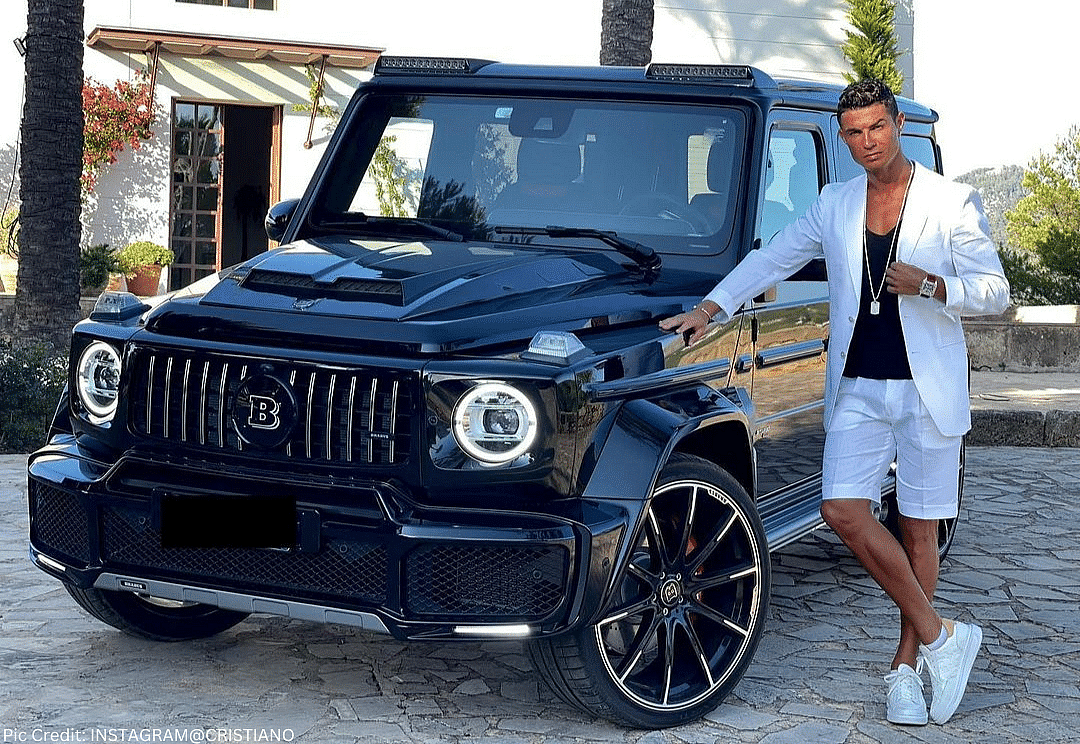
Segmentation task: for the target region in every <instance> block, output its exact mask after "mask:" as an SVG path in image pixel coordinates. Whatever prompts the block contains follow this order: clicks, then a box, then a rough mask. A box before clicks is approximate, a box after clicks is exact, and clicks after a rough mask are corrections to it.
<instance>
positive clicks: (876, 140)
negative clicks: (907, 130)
mask: <svg viewBox="0 0 1080 744" xmlns="http://www.w3.org/2000/svg"><path fill="white" fill-rule="evenodd" d="M903 126H904V115H903V114H900V115H898V116H897V118H896V119H893V118H892V117H891V116H889V110H888V109H887V108H885V104H884V103H875V104H873V105H872V106H867V107H866V108H858V109H851V110H850V111H845V112H844V113H843V114H842V115H841V116H840V136H841V137H842V138H843V140H844V144H846V145H847V146H848V149H849V150H851V157H852V158H854V159H855V162H856V163H858V164H859V165H861V166H862V167H863V168H865V169H866V170H868V171H877V170H881V169H882V168H885V167H886V166H888V165H889V164H890V163H892V162H893V161H894V160H895V159H896V157H897V156H898V155H899V154H900V130H901V129H902V128H903Z"/></svg>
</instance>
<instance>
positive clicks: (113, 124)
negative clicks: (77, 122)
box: [82, 71, 157, 192]
mask: <svg viewBox="0 0 1080 744" xmlns="http://www.w3.org/2000/svg"><path fill="white" fill-rule="evenodd" d="M82 105H83V117H84V118H85V122H86V123H85V125H84V127H83V171H82V188H83V191H85V192H90V191H93V189H94V184H95V182H96V181H97V175H98V173H99V172H100V171H101V169H102V168H103V167H105V166H106V165H108V164H109V163H115V162H116V155H117V153H119V152H120V151H121V150H123V149H124V143H127V144H128V145H129V146H130V147H131V148H132V149H133V150H138V149H139V146H140V145H141V144H142V141H143V140H147V139H150V137H151V136H153V133H154V131H153V126H154V117H155V116H156V115H157V110H156V107H155V104H154V92H153V91H152V90H151V89H150V77H149V75H148V74H147V73H146V72H145V71H140V72H139V73H137V74H136V79H135V82H130V81H127V80H117V81H116V83H115V84H114V85H111V86H109V85H104V84H102V83H99V82H97V81H96V80H94V79H93V78H87V79H86V82H85V83H84V84H83V89H82Z"/></svg>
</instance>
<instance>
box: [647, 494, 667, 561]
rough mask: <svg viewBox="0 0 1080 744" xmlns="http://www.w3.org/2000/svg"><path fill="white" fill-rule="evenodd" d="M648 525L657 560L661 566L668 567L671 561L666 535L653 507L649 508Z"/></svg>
mask: <svg viewBox="0 0 1080 744" xmlns="http://www.w3.org/2000/svg"><path fill="white" fill-rule="evenodd" d="M648 525H649V529H648V532H649V538H650V539H651V541H652V545H653V549H654V550H656V554H657V558H658V559H659V560H660V563H661V564H664V565H666V564H668V563H669V562H670V561H669V554H668V552H667V547H666V546H665V541H664V533H663V531H662V530H661V529H660V522H659V520H658V519H657V518H656V511H655V510H654V509H653V508H652V507H649V521H648Z"/></svg>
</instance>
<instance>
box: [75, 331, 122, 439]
mask: <svg viewBox="0 0 1080 744" xmlns="http://www.w3.org/2000/svg"><path fill="white" fill-rule="evenodd" d="M75 386H76V388H77V389H78V391H79V400H80V401H81V402H82V404H83V406H85V407H86V410H87V411H88V412H89V413H90V420H91V421H93V422H94V423H95V424H100V423H104V422H105V421H108V420H109V419H111V418H112V417H113V414H115V413H116V401H117V398H118V397H119V393H120V353H119V352H118V351H117V350H116V349H115V348H113V347H112V346H110V345H109V344H107V343H104V342H103V341H95V342H93V343H92V344H90V345H89V346H87V347H86V349H85V350H84V351H83V353H82V356H80V357H79V366H78V369H77V370H76V380H75Z"/></svg>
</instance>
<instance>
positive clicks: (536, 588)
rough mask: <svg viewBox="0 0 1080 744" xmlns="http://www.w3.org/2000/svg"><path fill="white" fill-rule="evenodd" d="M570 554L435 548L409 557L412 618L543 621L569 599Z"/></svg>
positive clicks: (534, 548) (537, 548)
mask: <svg viewBox="0 0 1080 744" xmlns="http://www.w3.org/2000/svg"><path fill="white" fill-rule="evenodd" d="M568 561H569V552H568V551H567V550H566V549H565V548H564V547H562V546H558V545H524V546H505V545H498V546H475V547H473V546H470V547H460V546H456V545H430V546H425V547H422V548H418V549H417V550H414V551H413V552H412V553H411V554H410V555H409V558H408V563H407V568H406V572H405V573H406V576H408V577H409V584H408V586H407V587H406V598H405V601H406V611H407V614H408V615H410V616H416V617H422V618H431V619H436V618H439V617H471V618H477V619H481V618H497V617H498V618H502V617H515V618H520V619H522V620H529V619H540V618H542V617H545V616H546V615H548V614H550V613H551V612H552V611H554V610H555V609H556V608H557V607H558V606H559V603H560V601H561V600H562V598H563V594H564V592H565V588H566V587H565V582H566V577H567V565H568Z"/></svg>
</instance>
